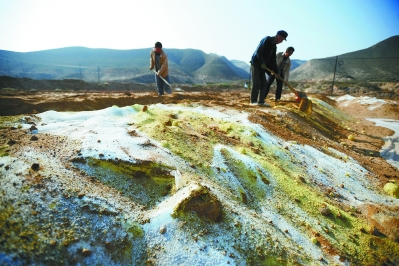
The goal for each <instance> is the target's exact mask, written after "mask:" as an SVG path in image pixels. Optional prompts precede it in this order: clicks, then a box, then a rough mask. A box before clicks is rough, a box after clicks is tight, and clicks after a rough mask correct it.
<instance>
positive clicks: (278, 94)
mask: <svg viewBox="0 0 399 266" xmlns="http://www.w3.org/2000/svg"><path fill="white" fill-rule="evenodd" d="M282 78H283V77H282ZM282 92H283V81H281V80H279V79H278V80H277V89H276V101H278V100H280V98H281V93H282Z"/></svg>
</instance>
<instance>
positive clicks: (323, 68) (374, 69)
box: [290, 35, 399, 81]
mask: <svg viewBox="0 0 399 266" xmlns="http://www.w3.org/2000/svg"><path fill="white" fill-rule="evenodd" d="M398 63H399V35H396V36H393V37H390V38H388V39H386V40H384V41H381V42H379V43H377V44H375V45H373V46H371V47H369V48H367V49H364V50H359V51H355V52H351V53H346V54H342V55H339V56H338V58H337V57H327V58H321V59H313V60H310V61H308V62H306V63H304V64H303V65H301V66H300V67H298V68H296V69H295V70H294V71H292V73H291V74H290V80H292V81H325V80H332V79H333V77H334V69H335V66H336V73H335V80H337V81H398V79H399V64H398Z"/></svg>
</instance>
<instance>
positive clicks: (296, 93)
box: [266, 67, 299, 97]
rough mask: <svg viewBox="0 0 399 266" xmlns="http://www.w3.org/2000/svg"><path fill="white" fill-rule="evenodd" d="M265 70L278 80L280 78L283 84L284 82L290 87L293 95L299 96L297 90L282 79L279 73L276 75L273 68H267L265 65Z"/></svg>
mask: <svg viewBox="0 0 399 266" xmlns="http://www.w3.org/2000/svg"><path fill="white" fill-rule="evenodd" d="M266 70H267V71H269V72H270V73H272V74H273V76H275V77H277V78H278V79H279V80H281V81H282V82H284V84H285V85H286V86H287V87H288V88H290V90H291V91H292V92H293V93H294V94H295V96H296V97H299V96H298V92H297V91H296V90H295V89H294V88H293V87H292V86H291V85H290V84H289V83H288V82H287V81H285V80H284V79H282V78H281V77H280V75H277V74H276V73H275V72H274V71H273V70H271V69H269V68H267V67H266Z"/></svg>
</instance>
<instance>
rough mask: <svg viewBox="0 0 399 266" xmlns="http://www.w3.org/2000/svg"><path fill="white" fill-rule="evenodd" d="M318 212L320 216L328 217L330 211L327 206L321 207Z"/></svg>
mask: <svg viewBox="0 0 399 266" xmlns="http://www.w3.org/2000/svg"><path fill="white" fill-rule="evenodd" d="M319 212H320V213H321V214H322V215H324V216H328V215H330V213H331V211H330V209H329V208H328V207H327V206H325V207H321V208H320V209H319Z"/></svg>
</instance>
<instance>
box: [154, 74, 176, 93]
mask: <svg viewBox="0 0 399 266" xmlns="http://www.w3.org/2000/svg"><path fill="white" fill-rule="evenodd" d="M164 80H166V81H167V82H168V83H169V76H166V77H164ZM155 82H156V84H157V90H158V95H163V94H164V92H166V93H167V94H171V93H172V90H171V89H170V87H169V85H168V84H166V82H165V81H163V79H162V78H161V77H159V76H158V75H155Z"/></svg>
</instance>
